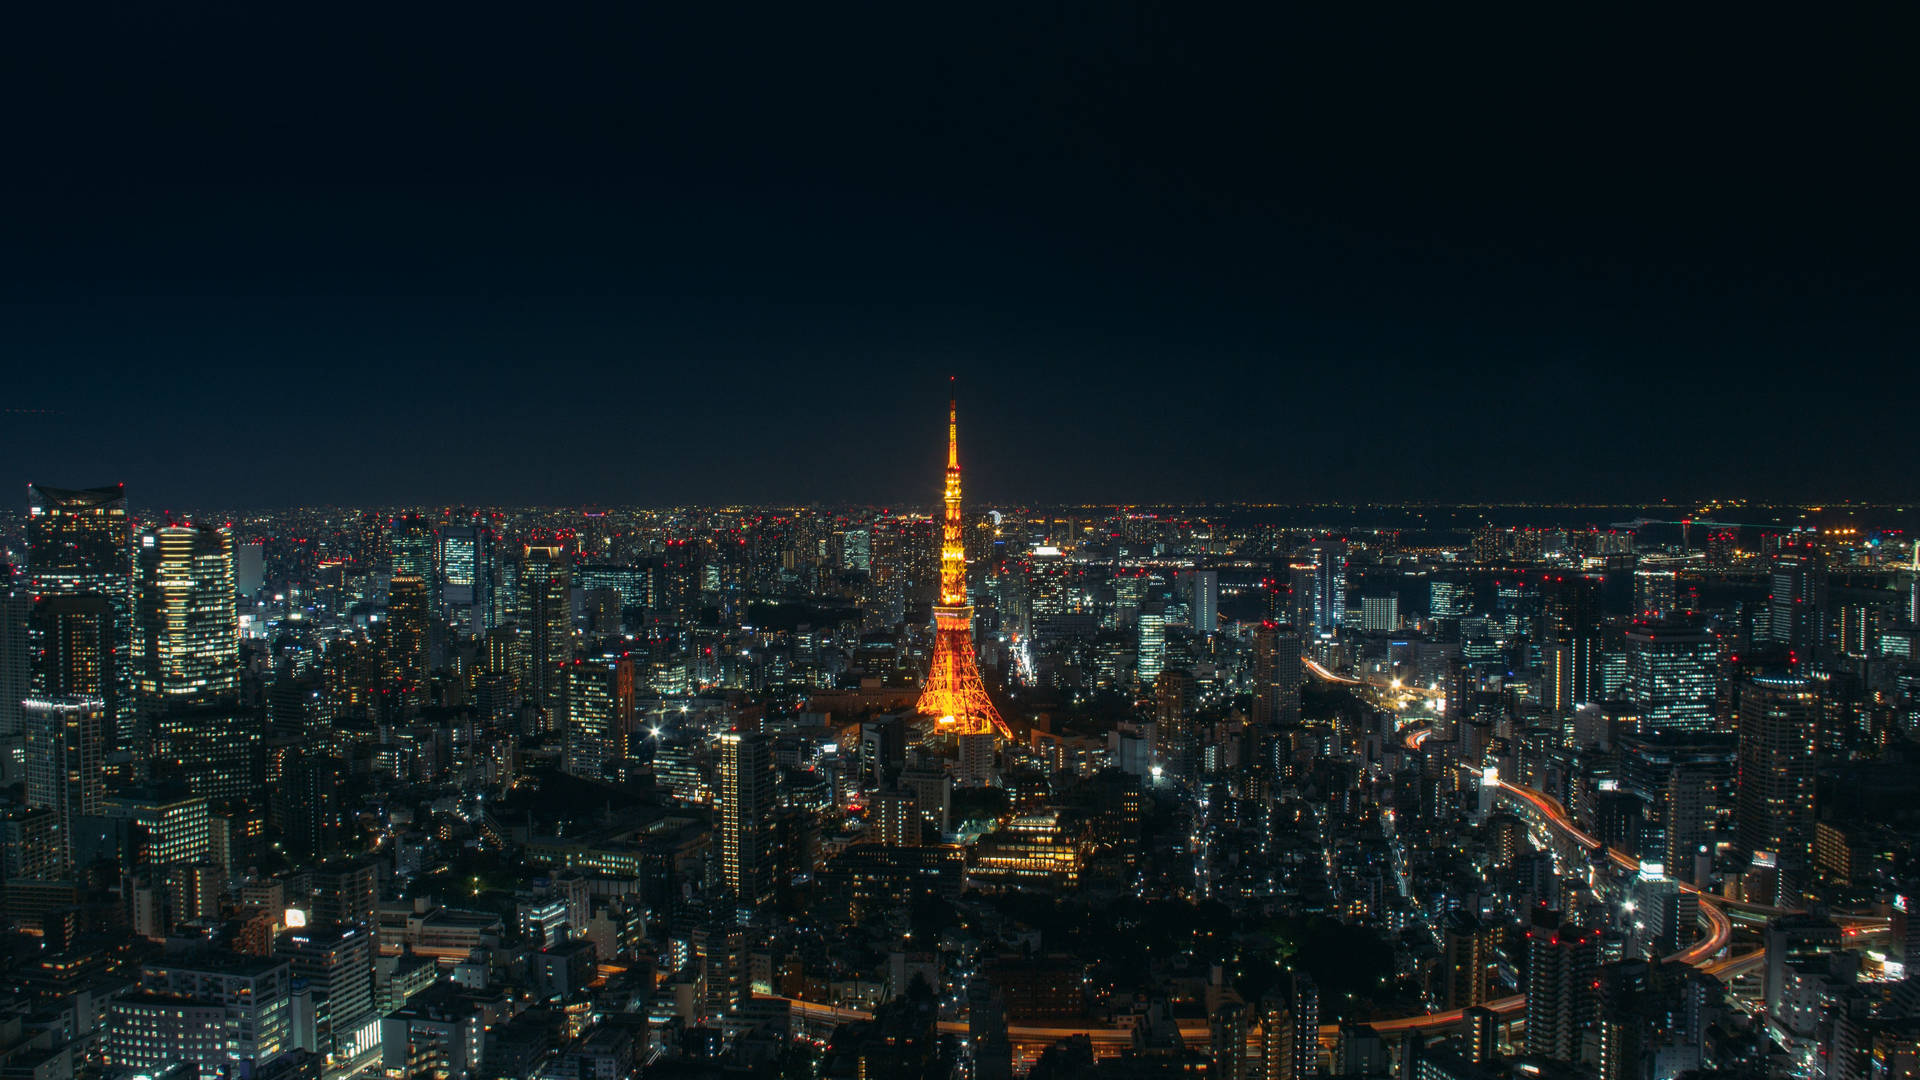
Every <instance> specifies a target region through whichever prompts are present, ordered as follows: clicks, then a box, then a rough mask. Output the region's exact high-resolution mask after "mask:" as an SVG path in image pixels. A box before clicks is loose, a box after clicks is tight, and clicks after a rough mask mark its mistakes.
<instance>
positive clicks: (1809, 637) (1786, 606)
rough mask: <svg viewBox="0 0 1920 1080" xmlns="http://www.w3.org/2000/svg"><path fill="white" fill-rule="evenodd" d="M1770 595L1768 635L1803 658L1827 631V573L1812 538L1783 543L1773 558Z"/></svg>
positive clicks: (1819, 642) (1809, 654) (1820, 640)
mask: <svg viewBox="0 0 1920 1080" xmlns="http://www.w3.org/2000/svg"><path fill="white" fill-rule="evenodd" d="M1770 584H1771V586H1772V588H1771V590H1770V591H1769V592H1768V595H1767V637H1768V638H1769V639H1771V640H1772V641H1774V642H1776V643H1778V644H1781V645H1785V646H1787V647H1788V648H1789V649H1792V650H1795V651H1796V652H1798V653H1799V654H1800V655H1801V656H1802V657H1808V656H1811V655H1812V654H1813V653H1814V652H1815V651H1816V650H1818V649H1819V647H1820V645H1821V643H1822V640H1823V638H1824V636H1825V633H1826V605H1827V573H1826V566H1825V565H1824V563H1823V562H1822V560H1821V557H1820V553H1819V550H1818V549H1817V548H1815V547H1814V546H1813V542H1812V541H1806V542H1804V543H1801V542H1792V541H1789V542H1787V543H1784V544H1782V545H1781V549H1780V551H1779V552H1778V553H1777V554H1775V555H1774V558H1773V572H1772V576H1771V581H1770Z"/></svg>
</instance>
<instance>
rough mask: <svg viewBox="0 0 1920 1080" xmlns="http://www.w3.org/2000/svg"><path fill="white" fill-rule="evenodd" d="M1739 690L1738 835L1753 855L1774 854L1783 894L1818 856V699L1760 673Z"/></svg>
mask: <svg viewBox="0 0 1920 1080" xmlns="http://www.w3.org/2000/svg"><path fill="white" fill-rule="evenodd" d="M1738 693H1739V710H1738V714H1737V715H1738V718H1739V724H1740V749H1739V760H1738V770H1739V779H1738V785H1739V794H1738V796H1737V798H1736V800H1735V803H1734V826H1735V829H1736V834H1735V835H1736V837H1737V839H1738V842H1739V849H1740V850H1741V851H1742V852H1744V853H1745V854H1747V855H1752V854H1753V853H1754V852H1759V851H1770V852H1773V853H1774V856H1775V858H1776V859H1777V860H1778V865H1779V867H1780V870H1781V874H1780V876H1781V878H1782V879H1783V881H1782V885H1781V889H1780V891H1781V892H1782V893H1783V894H1784V893H1788V892H1790V891H1791V886H1792V885H1793V884H1795V883H1797V882H1798V881H1801V880H1804V874H1805V873H1806V868H1807V866H1808V864H1809V862H1810V861H1811V858H1812V849H1813V821H1814V817H1813V815H1814V805H1813V803H1814V775H1815V766H1816V764H1817V761H1816V758H1815V754H1814V742H1815V738H1816V733H1817V728H1818V724H1819V715H1820V708H1819V695H1818V693H1817V692H1816V691H1815V690H1814V687H1813V684H1812V683H1811V682H1810V681H1809V680H1807V679H1804V678H1801V677H1799V676H1795V675H1756V676H1753V677H1750V678H1748V679H1745V680H1743V681H1742V682H1741V683H1740V686H1739V690H1738Z"/></svg>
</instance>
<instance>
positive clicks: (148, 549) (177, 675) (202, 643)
mask: <svg viewBox="0 0 1920 1080" xmlns="http://www.w3.org/2000/svg"><path fill="white" fill-rule="evenodd" d="M134 570H135V573H134V581H135V593H134V619H133V668H134V671H135V682H136V688H137V691H138V696H139V699H140V704H141V707H142V708H143V709H146V710H149V711H153V712H158V711H160V710H162V709H166V708H169V707H171V706H174V705H200V704H207V703H210V702H218V701H226V700H229V699H231V698H233V697H234V696H236V695H237V694H238V693H239V691H240V622H239V615H238V612H237V610H236V608H235V601H234V576H233V535H232V534H231V533H230V532H228V531H227V530H225V529H217V528H214V527H213V526H211V525H167V526H162V527H160V528H155V529H147V530H145V531H143V532H141V533H140V536H139V540H138V542H137V544H136V545H135V551H134Z"/></svg>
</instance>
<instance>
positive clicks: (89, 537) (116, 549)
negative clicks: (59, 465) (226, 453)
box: [25, 484, 133, 731]
mask: <svg viewBox="0 0 1920 1080" xmlns="http://www.w3.org/2000/svg"><path fill="white" fill-rule="evenodd" d="M131 528H132V526H131V523H130V522H129V520H128V518H127V489H126V485H124V484H115V485H113V486H112V487H99V488H84V489H69V488H53V487H47V486H46V485H44V484H31V485H29V486H28V488H27V574H26V577H27V582H26V584H27V593H26V594H25V595H26V597H27V598H28V599H29V600H31V599H34V598H44V597H49V596H101V597H105V598H106V600H107V602H108V604H109V605H110V607H111V609H112V624H113V625H112V629H111V641H112V643H113V649H114V651H115V652H116V653H118V654H120V655H125V653H126V651H127V648H128V646H129V643H130V641H131V635H132V619H133V588H132V579H133V566H132V550H133V549H132V532H131ZM132 674H133V673H132V671H131V670H129V668H128V667H127V666H126V665H124V664H122V665H118V666H117V667H116V669H115V671H114V672H113V678H114V680H115V681H116V682H117V684H118V685H117V687H116V688H115V692H114V693H113V694H111V695H104V694H103V695H101V696H102V697H104V698H106V702H107V707H108V708H109V709H110V710H112V711H111V712H110V713H109V715H108V717H107V719H108V720H109V721H110V722H111V724H112V725H113V726H112V727H111V728H110V729H109V730H110V731H112V730H118V728H120V727H122V726H125V725H127V724H128V723H129V722H130V721H131V718H132V712H133V700H132V697H133V695H132V692H131V690H132Z"/></svg>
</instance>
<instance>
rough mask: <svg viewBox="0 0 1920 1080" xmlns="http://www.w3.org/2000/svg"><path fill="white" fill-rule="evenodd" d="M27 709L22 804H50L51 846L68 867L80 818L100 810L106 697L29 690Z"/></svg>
mask: <svg viewBox="0 0 1920 1080" xmlns="http://www.w3.org/2000/svg"><path fill="white" fill-rule="evenodd" d="M24 707H25V711H26V758H27V805H28V806H30V807H42V808H45V809H48V810H51V811H52V812H53V814H54V819H55V831H56V835H55V838H54V845H53V846H54V850H55V851H56V852H57V858H58V860H59V863H60V866H61V868H62V869H63V870H68V871H70V870H72V869H73V854H74V830H75V829H76V828H77V827H78V825H79V819H80V818H82V817H86V816H91V815H94V814H98V813H100V810H101V804H100V800H101V798H102V796H103V795H104V794H105V793H106V774H105V772H104V771H103V770H102V764H103V762H104V760H105V757H106V744H105V733H104V731H103V725H104V724H105V721H106V703H105V702H104V701H102V700H101V699H100V698H98V697H81V696H74V695H64V696H58V697H44V696H38V695H36V696H33V697H29V698H27V699H26V701H25V702H24Z"/></svg>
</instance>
